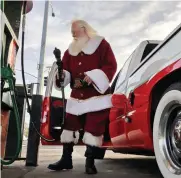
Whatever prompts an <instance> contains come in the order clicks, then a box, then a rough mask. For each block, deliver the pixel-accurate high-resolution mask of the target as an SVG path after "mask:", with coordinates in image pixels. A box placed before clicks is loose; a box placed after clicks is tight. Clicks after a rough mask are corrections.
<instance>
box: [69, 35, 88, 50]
mask: <svg viewBox="0 0 181 178" xmlns="http://www.w3.org/2000/svg"><path fill="white" fill-rule="evenodd" d="M88 41H89V38H88V37H86V36H85V37H81V38H78V39H73V41H72V43H71V44H70V48H71V51H72V52H73V53H79V52H81V51H82V49H83V48H84V47H85V45H86V43H87V42H88Z"/></svg>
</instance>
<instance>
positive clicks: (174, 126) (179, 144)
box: [153, 83, 181, 178]
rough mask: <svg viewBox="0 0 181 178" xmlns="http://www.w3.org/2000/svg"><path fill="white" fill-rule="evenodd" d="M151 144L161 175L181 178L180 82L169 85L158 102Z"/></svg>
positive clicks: (168, 177) (169, 177)
mask: <svg viewBox="0 0 181 178" xmlns="http://www.w3.org/2000/svg"><path fill="white" fill-rule="evenodd" d="M153 144H154V151H155V156H156V161H157V164H158V167H159V169H160V171H161V173H162V175H163V177H164V178H181V83H175V84H173V85H171V86H170V87H169V88H168V89H167V90H166V92H165V94H164V95H163V97H162V98H161V100H160V102H159V104H158V107H157V109H156V113H155V118H154V124H153Z"/></svg>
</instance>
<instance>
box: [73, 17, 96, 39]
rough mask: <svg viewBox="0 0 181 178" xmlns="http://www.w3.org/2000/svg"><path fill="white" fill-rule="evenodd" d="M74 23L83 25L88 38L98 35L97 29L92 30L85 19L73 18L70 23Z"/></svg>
mask: <svg viewBox="0 0 181 178" xmlns="http://www.w3.org/2000/svg"><path fill="white" fill-rule="evenodd" d="M74 23H76V24H78V25H79V26H80V27H84V28H85V30H86V33H87V35H88V37H89V38H93V37H94V36H97V35H98V34H97V31H96V30H94V28H93V27H91V25H89V24H88V23H87V22H86V21H85V20H81V19H74V20H72V21H71V25H73V24H74Z"/></svg>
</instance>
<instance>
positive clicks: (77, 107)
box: [55, 36, 117, 147]
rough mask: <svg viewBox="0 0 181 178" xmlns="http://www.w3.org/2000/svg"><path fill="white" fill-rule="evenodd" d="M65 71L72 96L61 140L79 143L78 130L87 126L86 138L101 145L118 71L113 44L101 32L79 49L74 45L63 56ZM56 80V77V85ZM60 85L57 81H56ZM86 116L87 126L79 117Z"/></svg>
mask: <svg viewBox="0 0 181 178" xmlns="http://www.w3.org/2000/svg"><path fill="white" fill-rule="evenodd" d="M62 61H63V67H64V73H65V80H64V86H66V85H68V84H69V83H70V86H71V89H72V91H71V96H70V98H69V99H68V100H67V104H66V119H65V126H64V130H63V132H62V135H61V142H62V143H70V142H74V143H77V141H78V139H79V132H78V131H79V130H80V129H81V128H82V127H84V128H83V129H84V137H83V142H84V143H85V144H87V145H91V146H98V147H99V146H101V145H102V140H103V134H104V131H105V123H106V120H107V119H108V118H109V109H110V108H111V107H112V103H111V92H110V82H111V81H112V79H113V76H114V74H115V73H116V69H117V63H116V59H115V56H114V54H113V51H112V49H111V47H110V44H109V43H108V42H107V41H106V40H105V39H104V38H103V37H101V36H95V37H93V38H91V39H90V40H89V41H88V43H87V44H86V45H85V46H84V47H83V49H82V50H81V51H80V52H74V51H73V50H72V48H71V46H70V47H69V49H67V50H66V52H65V53H64V56H63V59H62ZM85 75H87V76H89V77H90V78H91V80H92V81H93V83H92V85H90V86H88V87H86V88H74V81H75V80H76V79H77V78H78V79H82V80H83V79H84V77H85ZM56 83H57V80H56V79H55V85H56ZM56 86H57V85H56ZM81 117H85V123H84V126H82V125H81V122H80V119H81Z"/></svg>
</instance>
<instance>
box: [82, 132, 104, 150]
mask: <svg viewBox="0 0 181 178" xmlns="http://www.w3.org/2000/svg"><path fill="white" fill-rule="evenodd" d="M82 141H83V142H84V143H85V144H86V145H90V146H96V147H101V146H102V143H103V135H101V136H94V135H92V134H91V133H89V132H85V133H84V137H83V139H82Z"/></svg>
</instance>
